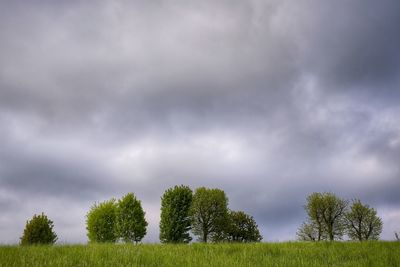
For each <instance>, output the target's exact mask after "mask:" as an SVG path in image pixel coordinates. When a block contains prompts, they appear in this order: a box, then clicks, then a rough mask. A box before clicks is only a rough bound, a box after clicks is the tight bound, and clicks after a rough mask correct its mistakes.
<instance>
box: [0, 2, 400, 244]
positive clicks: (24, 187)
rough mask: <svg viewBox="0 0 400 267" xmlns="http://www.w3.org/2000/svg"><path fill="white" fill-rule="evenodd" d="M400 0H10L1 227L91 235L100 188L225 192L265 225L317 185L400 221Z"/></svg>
mask: <svg viewBox="0 0 400 267" xmlns="http://www.w3.org/2000/svg"><path fill="white" fill-rule="evenodd" d="M399 25H400V2H399V1H398V0H393V1H390V0H382V1H376V0H336V1H319V0H315V1H312V0H302V1H298V0H293V1H284V0H272V1H257V0H252V1H241V0H240V1H239V0H238V1H232V0H226V1H215V0H210V1H186V0H185V1H183V0H182V1H166V0H165V1H161V0H160V1H128V0H127V1H95V2H93V1H78V0H72V1H39V0H38V1H18V0H17V1H12V0H10V1H6V0H1V1H0V243H17V242H19V237H20V236H21V235H22V231H23V228H24V226H25V222H26V220H27V219H30V218H31V217H32V216H33V214H35V213H41V212H42V211H43V212H44V213H45V214H47V215H48V216H49V217H50V219H52V220H53V221H54V223H55V231H56V232H57V234H58V237H59V241H60V242H68V243H76V242H86V241H87V237H86V229H85V215H86V213H87V211H88V210H89V208H90V206H91V205H92V204H93V203H94V202H96V201H97V202H98V201H103V200H106V199H109V198H111V197H117V198H118V197H121V196H122V195H124V194H126V193H128V192H134V193H135V194H136V195H137V197H138V198H139V199H140V200H141V201H142V204H143V207H144V209H145V211H146V219H147V220H148V221H149V228H148V234H147V236H146V238H145V241H146V242H157V241H158V223H159V216H160V212H159V209H160V196H161V195H162V194H163V192H164V190H165V189H167V188H169V187H171V186H174V185H177V184H185V185H189V186H190V187H191V188H192V189H195V188H196V187H199V186H206V187H212V188H214V187H218V188H221V189H223V190H225V192H226V194H227V196H228V198H229V207H230V209H232V210H243V211H245V212H247V213H249V214H251V215H253V216H254V217H255V219H256V221H257V223H258V225H259V227H260V230H261V233H262V235H263V236H264V240H265V241H283V240H293V239H295V238H296V229H297V227H298V226H299V225H300V224H301V223H302V221H304V220H305V217H306V216H305V212H304V210H303V205H304V204H305V199H306V197H307V195H308V194H310V193H312V192H315V191H317V192H324V191H329V192H334V193H336V194H337V195H339V196H340V197H343V198H346V199H353V198H360V199H361V200H362V201H363V202H365V203H367V204H369V205H371V206H372V207H374V208H376V209H377V211H378V214H379V216H381V217H382V219H383V223H384V227H383V233H382V238H383V239H388V240H391V239H394V231H400V167H399V166H400V119H399V118H400V52H399V51H400V50H399V48H400V32H399Z"/></svg>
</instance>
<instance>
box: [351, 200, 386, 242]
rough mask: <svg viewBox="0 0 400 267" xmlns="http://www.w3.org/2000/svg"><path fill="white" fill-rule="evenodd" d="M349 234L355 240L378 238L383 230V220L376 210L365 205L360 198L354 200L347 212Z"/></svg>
mask: <svg viewBox="0 0 400 267" xmlns="http://www.w3.org/2000/svg"><path fill="white" fill-rule="evenodd" d="M346 223H347V234H348V236H349V237H350V238H351V239H353V240H359V241H363V240H378V239H379V235H380V234H381V232H382V220H381V218H379V217H378V216H377V213H376V210H375V209H373V208H371V207H369V206H368V205H364V204H362V203H361V201H360V200H359V199H356V200H354V201H353V203H352V205H351V207H350V211H349V212H348V213H347V214H346Z"/></svg>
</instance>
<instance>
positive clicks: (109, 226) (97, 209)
mask: <svg viewBox="0 0 400 267" xmlns="http://www.w3.org/2000/svg"><path fill="white" fill-rule="evenodd" d="M116 214H117V205H116V203H115V199H111V200H108V201H104V202H102V203H98V204H97V203H95V204H94V205H93V206H92V207H91V208H90V211H89V212H88V213H87V215H86V229H87V231H88V232H87V236H88V238H89V241H90V242H100V243H102V242H116V241H117V239H118V236H117V234H116V231H115V223H116V219H117V216H116Z"/></svg>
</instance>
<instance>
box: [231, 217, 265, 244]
mask: <svg viewBox="0 0 400 267" xmlns="http://www.w3.org/2000/svg"><path fill="white" fill-rule="evenodd" d="M227 235H228V240H229V241H232V242H246V243H247V242H260V241H261V240H262V236H261V234H260V232H259V230H258V225H257V223H256V221H255V220H254V218H253V217H252V216H250V215H248V214H246V213H244V212H243V211H230V212H229V226H228V227H227Z"/></svg>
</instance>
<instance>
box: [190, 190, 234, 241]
mask: <svg viewBox="0 0 400 267" xmlns="http://www.w3.org/2000/svg"><path fill="white" fill-rule="evenodd" d="M190 214H191V219H192V231H193V233H194V234H195V235H197V236H198V238H199V240H201V241H202V242H205V243H207V242H208V241H209V239H211V240H212V241H214V242H216V241H220V240H222V239H224V233H225V232H226V226H227V222H228V198H227V197H226V195H225V192H224V191H223V190H220V189H208V188H205V187H200V188H198V189H196V192H195V194H194V196H193V202H192V206H191V208H190Z"/></svg>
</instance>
